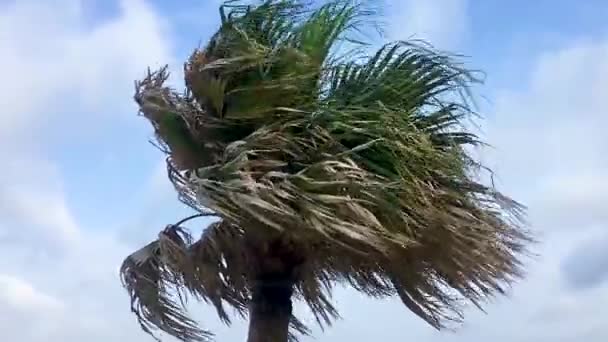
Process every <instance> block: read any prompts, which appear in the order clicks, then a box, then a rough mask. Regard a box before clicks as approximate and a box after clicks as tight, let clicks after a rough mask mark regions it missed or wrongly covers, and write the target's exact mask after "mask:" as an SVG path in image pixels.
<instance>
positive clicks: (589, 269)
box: [562, 225, 608, 290]
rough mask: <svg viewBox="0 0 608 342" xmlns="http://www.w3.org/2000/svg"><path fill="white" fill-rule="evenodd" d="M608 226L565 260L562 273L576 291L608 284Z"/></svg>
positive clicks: (578, 247)
mask: <svg viewBox="0 0 608 342" xmlns="http://www.w3.org/2000/svg"><path fill="white" fill-rule="evenodd" d="M607 227H608V226H606V225H604V226H603V227H602V228H603V231H602V232H601V233H599V234H598V236H597V237H594V238H593V239H591V240H588V241H585V242H584V243H582V244H580V245H579V246H577V247H576V248H575V249H574V251H573V252H571V253H570V254H569V255H567V257H566V258H565V259H564V261H563V263H562V271H563V273H564V277H565V278H566V282H567V284H568V285H569V286H571V287H572V288H574V289H580V290H588V289H590V288H594V287H596V286H600V285H602V284H604V283H606V282H608V251H607V250H606V246H608V231H607V229H606V228H607Z"/></svg>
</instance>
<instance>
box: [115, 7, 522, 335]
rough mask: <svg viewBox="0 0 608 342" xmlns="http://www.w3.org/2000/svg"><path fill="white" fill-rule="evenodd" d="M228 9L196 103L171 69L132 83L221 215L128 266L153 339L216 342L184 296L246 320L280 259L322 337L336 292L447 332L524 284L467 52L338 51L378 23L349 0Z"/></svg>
mask: <svg viewBox="0 0 608 342" xmlns="http://www.w3.org/2000/svg"><path fill="white" fill-rule="evenodd" d="M220 14H221V26H220V27H219V29H218V30H217V32H216V33H215V34H214V35H213V37H212V38H211V39H210V41H209V42H208V44H207V45H206V46H205V47H204V48H202V49H197V50H195V51H194V53H193V54H192V55H191V57H190V58H189V60H188V61H187V62H186V64H185V66H184V75H185V84H186V90H185V92H177V91H175V90H174V89H171V88H170V87H168V86H167V85H166V80H167V78H168V71H167V70H168V69H167V67H165V68H162V69H160V70H158V71H155V72H149V74H148V75H147V77H145V78H144V79H143V80H142V81H140V82H137V84H136V94H135V100H136V102H137V103H138V104H139V106H140V109H141V113H142V114H143V116H144V117H145V118H146V119H148V120H149V121H150V122H151V123H152V125H153V127H154V129H155V133H156V136H157V138H158V145H159V147H160V148H161V149H162V150H163V151H165V152H166V153H167V156H168V157H167V167H168V175H169V179H170V180H171V181H172V182H173V184H174V186H175V188H176V190H177V192H178V194H179V197H180V199H181V200H182V201H183V202H184V203H186V204H187V205H189V206H191V207H192V208H194V209H195V210H197V211H199V212H201V213H204V214H205V215H213V216H215V217H217V222H215V223H213V224H211V225H210V226H208V227H206V228H205V229H204V230H203V232H202V235H201V236H200V237H197V238H194V237H193V236H192V235H191V233H190V232H188V230H186V229H185V228H184V227H183V225H182V224H175V225H169V226H167V228H166V229H165V230H163V231H162V232H161V233H160V234H159V238H158V239H157V240H156V241H154V242H152V243H151V244H149V245H148V246H146V247H144V248H143V249H141V250H140V251H138V252H136V253H134V254H133V255H131V256H129V257H128V258H127V259H126V260H125V263H124V264H123V267H122V269H121V274H122V277H123V282H124V284H125V286H126V288H127V289H128V291H129V293H130V295H131V297H132V304H133V310H134V312H135V313H136V314H137V316H138V318H139V320H140V322H141V324H142V327H143V328H144V329H145V330H146V331H148V332H152V330H154V329H157V328H158V329H161V330H162V331H164V332H166V333H169V334H170V335H173V336H176V337H178V338H180V339H182V340H185V341H204V340H207V339H208V338H210V337H211V333H210V332H208V331H206V330H204V329H201V328H199V327H198V325H197V324H196V322H195V321H193V320H192V319H191V318H190V317H189V316H188V315H187V313H186V311H185V307H184V305H183V303H182V302H181V300H182V299H183V298H185V297H186V296H188V295H190V296H194V297H195V298H197V299H202V300H204V301H207V302H209V303H211V304H213V305H214V306H215V308H216V309H217V312H218V315H219V317H220V318H221V319H222V320H224V321H225V322H230V315H229V313H228V311H227V310H226V307H231V308H233V309H235V310H236V312H237V313H240V314H241V315H243V316H246V315H247V308H248V305H249V302H250V300H251V288H252V286H254V284H253V283H254V282H255V281H256V279H257V278H256V274H259V273H260V272H263V271H265V270H268V269H273V267H274V268H281V267H283V268H284V267H287V266H286V265H290V267H291V268H289V269H290V272H291V273H290V277H291V279H290V280H291V281H293V283H294V289H295V293H294V295H295V298H297V299H299V300H302V301H304V302H305V303H307V304H308V306H309V307H310V309H311V310H312V312H313V313H314V314H315V316H316V318H317V321H318V323H319V324H320V325H321V326H325V325H328V324H331V322H332V320H334V319H335V318H337V317H338V312H337V310H336V308H335V307H334V306H333V304H332V302H331V290H332V288H333V287H334V286H335V284H348V285H350V286H351V287H352V288H354V289H355V290H357V291H361V292H363V293H365V294H366V295H369V296H371V297H377V298H381V297H396V298H399V299H400V300H401V301H402V302H403V304H404V305H405V306H406V307H407V308H408V309H409V310H411V311H412V312H413V313H414V314H416V315H417V316H419V317H420V318H422V319H423V320H425V321H426V322H428V323H429V324H430V325H431V326H433V327H435V328H438V329H439V328H443V327H445V326H449V325H450V323H451V322H459V321H460V320H461V319H462V318H463V315H462V314H463V311H462V310H463V307H464V305H465V304H466V303H467V302H468V303H472V304H474V305H476V306H478V307H480V308H481V305H482V304H483V302H484V300H485V299H486V298H488V297H491V296H493V295H494V294H497V293H498V294H503V293H504V292H505V290H506V288H507V286H508V285H509V284H510V283H511V282H512V281H514V280H516V279H517V278H519V277H520V276H522V271H523V268H522V263H521V260H522V258H521V257H522V256H523V255H525V253H526V246H527V244H528V243H529V242H531V241H532V239H531V237H530V234H529V232H528V231H527V230H526V224H525V221H524V214H525V211H524V207H523V206H522V205H520V204H519V203H517V202H516V201H514V200H512V199H510V198H509V197H507V196H506V195H503V194H501V193H500V192H499V191H497V190H496V189H495V188H494V187H493V186H489V185H484V184H483V182H482V181H481V177H480V172H481V171H482V170H484V168H483V166H482V165H480V164H479V163H478V162H477V161H476V160H475V159H474V158H473V157H472V156H471V154H470V153H469V152H468V151H469V147H470V146H478V145H480V144H482V142H481V141H479V139H478V137H477V135H475V134H474V133H473V132H472V131H471V130H470V129H468V128H467V127H469V125H468V124H467V120H469V119H471V118H473V117H475V116H476V113H475V111H474V106H473V105H472V101H471V94H470V88H471V86H472V85H473V84H475V83H477V82H479V80H478V78H477V77H476V74H475V73H474V72H472V71H470V70H468V69H467V68H465V66H464V65H463V64H462V63H461V61H460V60H459V58H458V57H457V56H452V55H449V54H446V53H442V52H438V51H436V50H434V49H433V48H432V47H430V46H428V45H426V44H424V43H422V42H412V41H409V42H403V41H398V42H390V43H388V44H386V45H384V46H382V47H380V48H379V49H378V50H377V52H376V53H373V54H371V55H365V54H364V53H363V52H361V51H364V50H361V51H359V52H358V53H348V52H345V51H344V49H340V44H342V43H344V42H348V43H349V44H351V45H353V44H355V45H356V44H363V42H361V41H357V40H355V38H353V37H355V36H357V35H356V33H357V32H358V30H360V29H361V27H362V26H363V25H365V24H366V21H367V20H369V19H370V18H371V17H370V15H371V14H372V13H371V12H370V11H368V10H367V9H366V7H365V6H363V5H362V4H361V3H359V2H356V1H343V0H334V1H330V2H329V3H327V4H325V5H322V6H319V7H314V6H311V5H309V4H305V3H303V2H301V1H296V0H268V1H264V2H262V3H260V4H258V5H256V6H245V5H242V4H240V3H235V2H230V3H227V4H225V5H223V6H222V7H221V11H220ZM359 36H361V35H359ZM367 50H369V49H367ZM367 50H366V51H367ZM269 251H273V252H272V253H271V252H269ZM277 251H280V252H277ZM291 327H292V329H293V331H294V332H299V333H303V334H307V333H309V330H308V327H306V326H304V325H303V324H302V323H301V322H300V321H299V320H297V319H296V318H295V317H292V319H291Z"/></svg>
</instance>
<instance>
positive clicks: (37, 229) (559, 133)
mask: <svg viewBox="0 0 608 342" xmlns="http://www.w3.org/2000/svg"><path fill="white" fill-rule="evenodd" d="M378 1H381V0H378ZM382 1H384V3H383V6H385V7H384V8H385V9H386V11H385V12H386V16H385V19H386V33H387V36H388V38H390V39H406V38H408V37H411V36H414V37H417V38H423V39H427V40H429V41H430V42H432V43H433V44H435V45H436V46H437V47H439V48H442V49H447V50H450V51H454V52H458V53H462V54H465V55H468V56H470V58H469V59H468V60H467V61H468V63H469V65H470V66H471V67H473V68H480V69H482V70H484V71H485V72H486V73H487V82H486V86H484V87H482V88H480V89H478V94H479V95H482V96H483V99H481V104H480V108H481V109H482V110H483V114H485V116H486V117H487V120H485V121H484V122H483V123H482V128H483V131H484V135H485V137H486V139H487V140H488V141H489V142H490V143H491V144H492V145H493V146H494V148H492V149H487V150H483V151H480V152H479V154H480V158H482V159H483V160H484V161H485V162H486V163H487V164H488V165H489V166H491V167H493V168H494V169H496V171H497V172H498V175H499V186H500V187H501V189H502V190H504V191H505V192H507V193H509V194H511V195H513V196H514V197H516V198H518V199H520V200H522V201H523V202H524V203H526V204H527V205H528V206H529V208H530V220H531V223H532V225H533V228H534V229H535V231H536V232H537V234H538V235H539V237H540V238H541V240H542V241H543V243H542V244H541V245H539V246H538V248H537V251H538V253H539V257H538V258H536V259H535V260H534V261H533V262H530V267H529V277H528V278H527V279H526V280H525V281H523V282H521V283H520V284H518V285H516V286H515V287H514V288H513V290H512V293H511V294H510V297H509V298H502V299H497V300H496V301H494V302H492V303H490V304H488V306H487V311H488V314H487V315H484V314H482V313H479V312H476V311H473V310H471V311H470V312H469V313H468V315H467V320H466V323H465V324H464V326H463V327H462V328H461V329H460V330H458V331H457V332H456V333H448V332H446V333H438V332H435V331H433V330H432V329H430V328H428V327H426V326H425V325H424V324H423V323H422V322H420V321H419V320H417V319H416V318H415V317H414V316H413V315H412V314H410V313H409V312H407V311H406V309H405V308H403V307H402V306H400V305H399V304H398V303H397V302H395V301H382V302H374V301H371V300H368V299H365V298H362V297H361V296H360V295H358V294H357V293H354V292H352V291H348V290H338V291H336V301H337V302H338V306H339V308H340V309H341V313H342V315H343V317H344V319H343V320H341V321H338V322H336V324H335V326H334V327H333V328H330V329H328V330H327V331H326V332H325V333H320V332H317V333H316V334H315V338H316V340H318V341H321V342H323V341H349V342H358V341H368V340H370V339H373V340H383V341H401V340H405V339H408V338H409V339H417V340H420V339H424V340H425V341H431V342H432V341H444V342H452V341H453V342H460V341H467V342H471V341H486V340H487V339H492V340H494V341H497V342H500V341H522V342H528V341H535V342H536V341H539V342H544V341H547V342H548V341H551V342H554V341H565V342H568V341H580V340H585V341H589V342H600V341H606V340H608V328H606V327H605V323H606V321H605V318H604V317H605V316H606V313H605V310H606V309H605V308H606V307H608V253H607V252H606V251H605V249H603V248H602V247H604V246H606V245H607V244H608V214H607V213H608V210H605V207H606V205H605V203H607V201H608V161H607V159H606V158H605V154H606V152H608V138H607V137H606V134H605V132H604V130H605V129H604V127H606V124H608V116H607V115H606V112H605V108H606V98H608V97H607V96H606V94H607V93H608V24H606V22H605V18H606V17H608V2H607V1H604V0H585V1H576V0H570V1H566V0H552V1H549V0H538V1H524V0H513V1H498V0H468V1H467V0H426V1H425V0H401V1H400V0H382ZM218 3H219V1H218V0H209V1H194V0H187V1H180V2H179V4H176V3H175V2H172V1H160V0H148V1H145V0H120V1H118V0H103V1H102V0H81V1H78V0H55V1H50V0H46V1H44V0H19V1H7V0H0V51H2V53H1V54H0V65H2V66H3V82H1V83H0V108H2V111H1V112H0V118H2V124H1V125H0V156H2V159H3V163H4V165H3V167H2V168H0V332H1V333H0V336H2V337H3V338H5V339H6V340H19V341H23V342H38V341H67V342H71V341H81V340H83V339H87V340H89V341H104V342H105V341H109V340H129V341H150V339H149V337H148V336H147V335H145V334H143V333H141V332H140V330H139V328H138V326H137V324H136V322H135V320H134V317H132V316H131V314H130V313H129V308H128V298H127V297H126V295H125V294H124V291H123V290H122V289H121V288H120V284H119V281H118V278H117V277H116V272H117V267H118V265H119V264H120V261H121V260H122V258H123V257H124V256H125V255H127V254H128V253H129V252H131V251H132V250H133V249H134V248H136V247H137V246H139V245H140V244H142V243H144V242H146V241H148V240H151V239H153V238H154V237H155V235H156V233H157V232H158V230H159V229H160V228H161V227H163V226H164V225H165V224H167V223H170V222H174V221H176V220H177V219H179V218H181V217H182V216H183V215H184V214H186V213H188V210H187V209H185V208H183V207H182V206H181V205H180V204H179V203H178V202H177V200H176V198H175V195H174V193H173V192H172V190H171V187H170V185H169V183H168V182H167V181H166V179H165V175H164V169H163V159H162V156H161V154H160V153H159V152H158V151H156V150H155V148H153V147H152V146H151V145H150V144H149V143H148V142H147V141H148V139H149V138H151V133H152V131H151V128H150V127H149V125H148V123H147V122H146V121H144V120H143V119H142V118H140V117H137V116H136V108H135V106H134V104H133V103H132V100H131V97H132V93H133V80H135V79H137V78H139V77H141V76H142V75H143V73H144V72H145V70H146V67H147V66H157V65H161V64H164V63H169V64H170V65H171V67H172V69H173V70H175V76H176V77H175V80H174V81H173V82H174V84H175V85H178V86H179V85H180V81H179V70H180V69H181V63H182V61H183V60H184V58H185V57H186V56H187V55H188V54H189V53H190V51H191V49H192V48H193V47H195V46H196V45H197V44H198V43H199V41H202V42H203V43H204V42H205V41H206V39H207V38H208V37H209V35H210V34H211V32H212V31H213V29H214V27H215V25H216V24H217V22H218V15H217V13H218V11H217V4H218ZM602 208H604V209H602ZM191 228H192V229H200V228H202V227H200V226H192V227H191ZM193 312H194V315H195V316H196V317H197V318H199V319H200V320H201V322H202V324H203V325H204V326H205V327H208V328H210V329H212V330H214V331H215V332H216V333H217V340H218V341H238V340H244V336H245V324H244V323H237V324H235V325H234V326H233V327H232V328H226V327H222V326H221V325H220V324H219V322H218V321H217V319H216V318H215V317H214V316H213V314H212V313H211V311H210V310H208V309H207V308H205V307H202V306H195V307H193ZM167 341H170V339H167Z"/></svg>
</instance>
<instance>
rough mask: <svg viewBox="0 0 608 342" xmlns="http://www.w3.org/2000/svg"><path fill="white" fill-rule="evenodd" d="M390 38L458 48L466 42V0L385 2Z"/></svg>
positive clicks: (397, 0) (390, 0) (399, 0)
mask: <svg viewBox="0 0 608 342" xmlns="http://www.w3.org/2000/svg"><path fill="white" fill-rule="evenodd" d="M385 2H386V4H387V9H386V13H387V17H388V18H387V19H388V20H389V25H388V28H387V33H388V36H389V38H391V39H393V40H395V39H399V40H405V39H410V38H414V39H423V40H425V41H428V42H430V43H431V44H433V45H434V46H436V47H438V48H441V49H453V48H457V47H458V46H459V44H460V43H461V42H462V41H463V40H464V39H465V38H466V36H467V30H468V23H469V20H468V19H469V18H468V14H467V6H468V3H467V0H385Z"/></svg>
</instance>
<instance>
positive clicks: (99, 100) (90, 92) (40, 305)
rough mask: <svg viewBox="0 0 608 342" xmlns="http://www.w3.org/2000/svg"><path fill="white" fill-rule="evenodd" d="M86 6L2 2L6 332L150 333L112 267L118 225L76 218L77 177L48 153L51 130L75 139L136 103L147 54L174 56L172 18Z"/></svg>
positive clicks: (124, 249) (40, 336)
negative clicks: (97, 13)
mask: <svg viewBox="0 0 608 342" xmlns="http://www.w3.org/2000/svg"><path fill="white" fill-rule="evenodd" d="M83 6H87V2H84V1H79V0H59V1H55V2H52V3H51V2H48V1H42V0H41V1H35V0H25V1H16V2H9V3H8V4H6V3H3V4H0V7H1V11H0V50H1V51H2V54H1V55H0V64H1V65H2V66H3V70H4V71H3V82H2V83H1V84H0V107H1V108H2V112H1V113H0V119H1V120H2V125H0V154H1V155H2V158H3V160H2V161H3V167H2V168H1V169H0V317H2V319H0V331H2V335H3V337H4V338H6V339H12V340H19V341H24V342H37V341H40V342H42V341H81V340H85V339H86V340H93V341H108V340H130V341H137V340H142V341H143V340H147V339H146V337H145V335H143V334H141V332H140V330H139V327H138V325H137V323H136V322H135V320H134V317H133V316H132V315H130V313H129V307H128V305H129V302H128V298H127V296H126V294H125V293H124V291H123V290H122V289H121V287H120V283H119V281H118V277H117V267H118V266H119V264H120V261H121V258H122V257H123V256H124V255H126V254H127V253H128V252H130V250H131V247H129V246H127V245H125V244H124V243H123V242H121V241H120V240H119V239H118V238H117V237H116V236H115V234H114V233H115V232H112V227H108V231H107V232H103V233H102V232H94V231H91V230H89V229H86V228H87V227H80V226H79V222H78V219H77V213H74V212H73V210H72V208H71V206H70V193H68V192H66V187H65V185H66V183H65V182H68V183H67V184H70V183H69V182H70V179H64V173H63V172H64V169H62V168H61V167H65V165H58V164H57V162H56V160H53V159H52V158H53V157H52V155H50V154H49V153H48V152H49V151H50V150H52V148H50V147H49V146H50V145H52V143H53V140H49V139H50V137H57V136H62V137H64V138H65V137H68V138H65V139H66V140H67V141H70V140H72V142H71V145H68V148H69V147H73V146H76V145H77V144H78V142H79V141H78V139H77V138H78V137H81V134H87V133H90V132H92V131H94V130H95V127H96V126H98V124H99V123H100V122H103V120H106V119H111V120H117V119H119V117H118V116H116V115H115V114H116V113H117V112H118V113H117V114H123V113H124V112H125V111H126V110H125V109H128V110H129V111H133V108H131V107H130V105H131V102H132V100H131V95H130V94H132V91H133V79H136V78H139V76H141V75H142V74H143V72H145V69H146V67H147V66H148V65H152V66H153V65H156V64H160V63H165V62H171V55H172V54H171V46H170V41H169V39H168V36H167V32H166V24H165V23H164V22H163V20H162V19H161V18H160V17H159V16H158V15H156V13H155V11H154V10H153V9H152V8H151V7H150V6H148V4H146V3H145V2H144V1H141V0H123V1H121V2H120V8H119V13H118V14H117V15H116V16H114V17H111V18H108V19H104V20H103V21H100V22H97V23H96V24H94V25H91V24H90V23H89V22H87V21H86V20H85V15H84V13H85V11H84V7H83ZM104 115H105V117H104ZM108 115H110V116H108ZM111 120H107V121H111ZM111 133H112V131H111V130H109V131H107V132H104V134H108V135H111ZM90 152H91V153H95V151H94V150H92V151H90ZM60 166H61V167H60ZM99 176H100V178H101V179H103V175H99ZM78 191H83V192H87V189H86V188H81V189H78ZM108 206H109V208H100V212H99V215H104V211H107V210H108V209H110V210H111V205H108Z"/></svg>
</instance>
